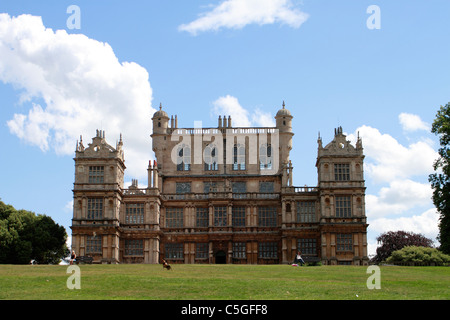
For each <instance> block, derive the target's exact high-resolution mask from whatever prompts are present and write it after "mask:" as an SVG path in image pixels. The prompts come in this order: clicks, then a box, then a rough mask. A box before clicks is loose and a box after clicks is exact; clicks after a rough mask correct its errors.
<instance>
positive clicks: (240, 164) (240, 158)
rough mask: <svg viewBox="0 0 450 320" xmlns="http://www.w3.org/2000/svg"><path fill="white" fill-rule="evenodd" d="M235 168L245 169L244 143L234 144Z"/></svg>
mask: <svg viewBox="0 0 450 320" xmlns="http://www.w3.org/2000/svg"><path fill="white" fill-rule="evenodd" d="M233 170H245V146H244V145H242V144H235V145H234V148H233Z"/></svg>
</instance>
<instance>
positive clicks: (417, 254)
mask: <svg viewBox="0 0 450 320" xmlns="http://www.w3.org/2000/svg"><path fill="white" fill-rule="evenodd" d="M386 262H388V263H415V264H419V265H420V264H430V263H434V264H435V265H438V266H441V265H444V264H448V263H450V256H449V255H446V254H444V253H443V252H441V251H439V250H437V249H436V248H426V247H416V246H407V247H404V248H403V249H401V250H396V251H394V252H392V254H391V256H390V257H389V258H387V260H386Z"/></svg>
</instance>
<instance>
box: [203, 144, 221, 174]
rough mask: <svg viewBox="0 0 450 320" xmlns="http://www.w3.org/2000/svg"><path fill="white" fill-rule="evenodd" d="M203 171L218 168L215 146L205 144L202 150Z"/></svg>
mask: <svg viewBox="0 0 450 320" xmlns="http://www.w3.org/2000/svg"><path fill="white" fill-rule="evenodd" d="M204 160H205V171H216V170H219V165H218V154H217V148H216V147H215V146H210V145H208V146H206V148H205V151H204Z"/></svg>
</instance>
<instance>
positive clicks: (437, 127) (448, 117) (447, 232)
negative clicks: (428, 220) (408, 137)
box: [428, 103, 450, 254]
mask: <svg viewBox="0 0 450 320" xmlns="http://www.w3.org/2000/svg"><path fill="white" fill-rule="evenodd" d="M431 132H432V133H434V134H436V135H437V136H439V143H440V145H441V148H440V149H439V150H438V153H439V158H438V159H437V160H436V161H435V163H434V171H435V172H436V173H433V174H431V175H430V176H429V179H428V180H429V181H430V182H431V187H432V188H433V203H434V205H435V206H436V209H437V211H438V213H439V235H438V240H439V242H440V243H441V246H440V250H441V251H442V252H444V253H445V254H450V166H449V164H450V146H449V143H450V103H447V104H446V105H445V106H441V108H440V109H439V111H438V112H437V114H436V119H435V120H434V122H433V125H432V127H431Z"/></svg>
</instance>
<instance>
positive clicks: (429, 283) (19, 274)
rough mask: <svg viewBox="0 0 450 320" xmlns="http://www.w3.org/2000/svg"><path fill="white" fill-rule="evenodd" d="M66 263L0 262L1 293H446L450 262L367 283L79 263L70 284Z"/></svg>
mask: <svg viewBox="0 0 450 320" xmlns="http://www.w3.org/2000/svg"><path fill="white" fill-rule="evenodd" d="M67 267H68V266H31V265H30V266H17V265H0V299H13V300H20V299H33V300H35V299H51V300H54V299H64V300H70V299H87V300H91V299H108V300H109V299H152V300H156V299H163V300H210V299H214V300H247V299H250V300H260V299H261V300H279V299H281V300H291V299H313V300H316V299H319V300H320V299H331V300H334V299H345V300H361V299H362V300H367V299H369V300H379V299H444V300H449V299H450V267H388V266H385V267H381V289H373V290H369V289H368V288H367V286H366V282H367V279H368V277H369V276H370V274H367V273H366V270H367V268H366V267H356V266H320V267H292V266H290V265H267V266H263V265H260V266H256V265H174V266H173V269H172V270H171V271H167V270H163V268H162V266H161V265H80V271H81V277H80V280H81V289H79V290H77V289H73V290H70V289H68V288H67V285H66V283H67V279H68V278H69V277H70V276H71V274H69V273H66V271H67Z"/></svg>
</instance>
